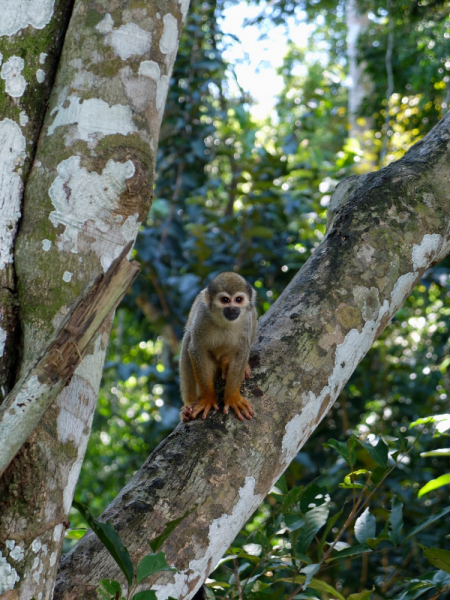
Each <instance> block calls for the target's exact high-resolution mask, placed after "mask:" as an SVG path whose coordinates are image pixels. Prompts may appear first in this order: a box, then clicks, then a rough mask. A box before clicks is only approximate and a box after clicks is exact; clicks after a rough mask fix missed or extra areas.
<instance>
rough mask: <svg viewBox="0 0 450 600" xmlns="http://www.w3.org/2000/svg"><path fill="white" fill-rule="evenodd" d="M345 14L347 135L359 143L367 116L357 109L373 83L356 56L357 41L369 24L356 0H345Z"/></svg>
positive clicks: (362, 140)
mask: <svg viewBox="0 0 450 600" xmlns="http://www.w3.org/2000/svg"><path fill="white" fill-rule="evenodd" d="M345 16H346V21H347V56H348V74H349V76H350V83H349V86H348V124H349V133H348V135H349V137H350V138H356V139H357V140H358V141H359V142H360V144H361V145H363V144H364V132H365V131H367V129H369V126H368V124H367V118H365V119H362V118H361V117H359V111H360V108H361V104H362V102H363V100H364V98H365V97H366V96H367V95H368V94H370V92H371V91H372V88H373V84H372V82H371V81H370V78H369V76H368V75H367V73H365V68H366V64H365V62H364V61H360V60H359V57H358V41H359V38H360V36H361V34H362V33H363V32H364V30H365V29H366V28H367V26H368V25H369V22H370V21H369V17H368V16H367V14H361V13H360V12H359V10H358V3H357V0H346V3H345Z"/></svg>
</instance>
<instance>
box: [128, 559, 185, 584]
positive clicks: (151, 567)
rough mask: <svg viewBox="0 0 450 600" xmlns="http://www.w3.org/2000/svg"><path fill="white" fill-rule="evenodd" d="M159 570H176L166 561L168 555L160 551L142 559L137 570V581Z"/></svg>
mask: <svg viewBox="0 0 450 600" xmlns="http://www.w3.org/2000/svg"><path fill="white" fill-rule="evenodd" d="M158 571H176V569H173V568H172V567H169V565H168V564H167V562H166V556H165V554H164V552H158V554H147V556H144V558H143V559H142V560H141V562H140V563H139V565H138V568H137V571H136V579H137V582H138V583H140V582H141V581H142V580H143V579H145V578H146V577H150V575H153V573H157V572H158Z"/></svg>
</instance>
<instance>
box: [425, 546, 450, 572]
mask: <svg viewBox="0 0 450 600" xmlns="http://www.w3.org/2000/svg"><path fill="white" fill-rule="evenodd" d="M422 550H423V555H424V556H425V558H426V559H427V560H428V561H429V562H430V563H431V564H432V565H433V567H437V568H438V569H441V570H442V571H445V572H446V573H450V552H449V551H448V550H442V549H441V548H425V547H424V546H422Z"/></svg>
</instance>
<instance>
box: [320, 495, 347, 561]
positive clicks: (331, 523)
mask: <svg viewBox="0 0 450 600" xmlns="http://www.w3.org/2000/svg"><path fill="white" fill-rule="evenodd" d="M344 508H345V503H344V506H343V507H342V508H341V510H340V511H339V512H337V513H336V514H335V515H333V516H332V517H330V518H329V519H328V521H327V526H326V527H325V531H324V532H323V534H322V537H321V539H320V545H319V556H321V555H322V550H323V547H324V545H325V541H326V539H327V535H328V534H329V533H330V531H331V530H332V529H333V527H334V524H335V523H336V521H337V520H338V519H339V517H340V516H341V515H342V513H343V512H344Z"/></svg>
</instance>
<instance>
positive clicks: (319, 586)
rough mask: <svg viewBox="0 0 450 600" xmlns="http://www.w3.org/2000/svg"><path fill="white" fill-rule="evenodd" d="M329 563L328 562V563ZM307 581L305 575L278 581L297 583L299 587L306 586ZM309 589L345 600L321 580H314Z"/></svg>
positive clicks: (283, 578)
mask: <svg viewBox="0 0 450 600" xmlns="http://www.w3.org/2000/svg"><path fill="white" fill-rule="evenodd" d="M327 562H328V561H327ZM305 580H306V576H305V575H296V576H295V577H282V578H280V579H279V580H278V581H286V582H287V583H296V584H297V585H300V584H302V583H303V584H304V583H305ZM308 587H309V588H311V589H313V590H316V591H317V592H322V593H323V594H327V595H328V596H326V597H329V598H330V597H331V598H338V599H339V600H345V598H344V596H343V595H342V594H340V593H339V592H338V591H337V590H336V589H335V588H334V587H333V586H332V585H329V584H328V583H325V581H321V580H320V579H314V578H313V579H312V580H311V581H310V583H309V585H308Z"/></svg>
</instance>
